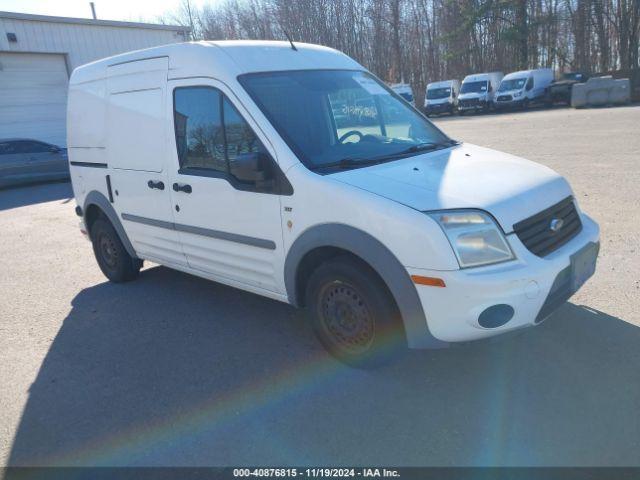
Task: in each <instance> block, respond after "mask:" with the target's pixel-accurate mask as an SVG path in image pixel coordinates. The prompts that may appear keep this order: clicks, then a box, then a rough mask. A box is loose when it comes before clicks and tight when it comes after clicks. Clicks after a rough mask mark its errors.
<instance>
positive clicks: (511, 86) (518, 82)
mask: <svg viewBox="0 0 640 480" xmlns="http://www.w3.org/2000/svg"><path fill="white" fill-rule="evenodd" d="M525 83H527V79H526V78H514V79H513V80H502V82H500V88H498V91H499V92H506V91H508V90H522V87H524V84H525Z"/></svg>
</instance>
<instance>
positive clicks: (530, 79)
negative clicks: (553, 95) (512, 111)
mask: <svg viewBox="0 0 640 480" xmlns="http://www.w3.org/2000/svg"><path fill="white" fill-rule="evenodd" d="M552 83H553V70H551V69H550V68H538V69H536V70H522V71H519V72H513V73H510V74H508V75H505V77H504V78H503V79H502V81H501V82H500V87H498V93H497V95H496V101H495V107H496V108H498V109H500V108H516V107H518V108H528V107H529V105H531V104H535V103H542V102H544V101H546V100H547V98H548V97H547V89H548V88H549V86H550V85H551V84H552Z"/></svg>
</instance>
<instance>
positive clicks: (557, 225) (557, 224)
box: [549, 218, 564, 233]
mask: <svg viewBox="0 0 640 480" xmlns="http://www.w3.org/2000/svg"><path fill="white" fill-rule="evenodd" d="M562 225H564V220H562V219H561V218H554V219H553V220H551V222H550V223H549V230H551V231H552V232H553V233H556V232H557V231H558V230H560V229H561V228H562Z"/></svg>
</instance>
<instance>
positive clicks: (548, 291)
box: [407, 214, 600, 342]
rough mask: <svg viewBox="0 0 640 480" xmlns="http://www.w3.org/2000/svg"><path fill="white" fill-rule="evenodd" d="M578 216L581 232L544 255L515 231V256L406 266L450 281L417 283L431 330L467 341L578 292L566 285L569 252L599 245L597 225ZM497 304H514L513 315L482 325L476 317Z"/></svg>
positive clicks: (524, 322) (536, 316)
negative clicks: (480, 263)
mask: <svg viewBox="0 0 640 480" xmlns="http://www.w3.org/2000/svg"><path fill="white" fill-rule="evenodd" d="M580 217H581V220H582V225H583V228H582V230H581V232H580V233H579V234H578V235H576V236H575V237H574V238H573V239H572V240H571V241H569V242H568V243H567V244H565V245H563V246H562V247H560V248H559V249H558V250H556V251H554V252H552V253H551V254H549V255H547V256H546V257H544V258H541V257H537V256H535V255H534V254H532V253H531V252H529V250H527V248H526V247H525V246H524V245H523V244H522V243H521V242H520V240H519V239H518V237H517V236H516V235H515V234H513V233H512V234H510V235H507V240H508V241H509V243H510V245H511V248H512V249H513V251H514V253H515V255H516V260H514V261H510V262H505V263H502V264H496V265H490V266H486V267H478V268H469V269H461V270H455V271H436V270H424V269H415V268H408V269H407V270H408V272H409V274H410V275H422V276H427V277H438V278H442V279H443V280H444V282H445V284H446V287H445V288H439V287H430V286H421V285H416V288H417V290H418V295H419V297H420V302H421V303H422V308H423V309H424V312H425V316H426V318H427V324H428V328H429V331H430V333H431V334H432V335H433V336H434V337H435V338H437V339H438V340H441V341H444V342H465V341H470V340H477V339H481V338H486V337H491V336H494V335H498V334H501V333H506V332H509V331H512V330H516V329H519V328H523V327H527V326H533V325H536V324H537V323H540V322H541V321H542V320H544V319H545V318H546V317H547V316H548V315H550V314H551V313H552V312H553V311H554V310H555V309H556V308H557V307H559V306H560V305H561V304H562V303H564V301H566V300H568V298H569V297H570V296H571V295H572V294H573V293H575V291H573V290H572V289H571V286H570V284H567V268H569V267H570V265H571V256H572V255H574V254H575V253H576V252H578V251H579V250H581V249H582V248H584V247H585V246H587V245H589V244H590V243H593V244H599V238H600V230H599V227H598V225H597V224H596V223H595V222H594V221H593V220H591V218H589V217H588V216H587V215H585V214H581V215H580ZM569 275H570V272H569ZM494 305H508V306H510V307H512V308H513V317H512V318H511V319H510V320H509V321H508V322H506V323H505V324H504V325H502V326H498V327H495V328H484V327H482V326H481V325H480V324H479V323H478V318H479V317H480V314H481V313H482V312H484V311H485V310H486V309H487V308H489V307H492V306H494Z"/></svg>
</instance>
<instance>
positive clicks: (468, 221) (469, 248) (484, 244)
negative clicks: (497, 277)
mask: <svg viewBox="0 0 640 480" xmlns="http://www.w3.org/2000/svg"><path fill="white" fill-rule="evenodd" d="M428 215H429V216H431V218H433V219H434V220H435V221H436V222H438V224H439V225H440V227H442V231H443V232H444V234H445V235H446V236H447V238H448V239H449V243H450V244H451V247H452V248H453V251H454V253H455V254H456V257H457V258H458V263H459V264H460V267H461V268H467V267H478V266H480V265H489V264H491V263H498V262H505V261H507V260H512V259H514V258H515V256H514V255H513V252H512V251H511V248H510V247H509V244H508V243H507V240H506V239H505V238H504V234H503V233H502V230H500V227H498V225H496V222H495V221H494V220H493V218H491V216H489V215H488V214H486V213H484V212H480V211H477V210H445V211H441V212H428Z"/></svg>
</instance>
